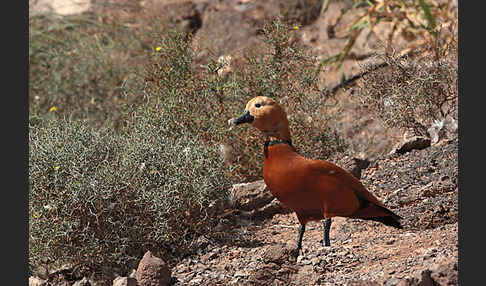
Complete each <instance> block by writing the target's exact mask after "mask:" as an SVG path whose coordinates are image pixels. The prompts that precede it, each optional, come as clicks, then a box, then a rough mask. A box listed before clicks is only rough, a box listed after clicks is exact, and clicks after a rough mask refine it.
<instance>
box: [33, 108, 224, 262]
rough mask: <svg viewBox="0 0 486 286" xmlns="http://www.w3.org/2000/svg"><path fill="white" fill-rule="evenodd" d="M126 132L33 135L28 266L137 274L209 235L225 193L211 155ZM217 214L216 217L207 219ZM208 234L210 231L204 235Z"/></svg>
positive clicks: (149, 129)
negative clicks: (146, 261)
mask: <svg viewBox="0 0 486 286" xmlns="http://www.w3.org/2000/svg"><path fill="white" fill-rule="evenodd" d="M129 127H130V128H129V129H127V132H125V133H123V134H121V135H115V133H114V132H112V131H109V130H108V129H105V130H94V129H92V128H91V127H89V126H88V125H87V124H86V123H83V122H78V121H64V120H55V121H46V122H43V123H41V124H38V125H37V126H35V127H31V128H30V135H29V137H30V140H29V147H30V154H29V155H30V161H29V181H30V193H29V194H30V195H29V213H30V224H29V230H30V231H29V232H30V234H29V250H30V251H29V257H30V261H31V263H32V265H39V264H40V263H41V261H42V260H43V259H46V258H47V259H48V260H49V261H50V262H56V263H58V264H62V263H70V264H78V263H79V264H80V265H83V266H86V267H88V268H89V269H90V270H99V269H100V267H101V266H104V267H106V266H117V267H122V268H123V270H128V267H136V264H135V263H137V262H138V260H139V259H140V257H141V256H142V255H143V251H146V250H147V249H152V250H153V251H155V252H157V253H159V252H162V253H161V255H167V253H164V252H163V251H164V250H163V249H160V247H161V246H163V245H171V248H172V249H167V250H166V251H169V250H172V251H174V250H177V248H178V247H181V246H183V245H184V243H186V242H187V241H188V240H190V239H191V238H194V236H195V235H196V233H198V232H201V231H202V230H205V229H206V228H208V227H211V223H212V222H213V223H214V220H215V217H214V216H211V215H210V214H211V213H210V211H211V208H210V207H209V206H213V205H217V204H219V203H221V202H224V199H225V198H226V190H227V189H228V188H229V185H228V181H227V180H226V178H225V174H224V172H223V170H222V168H221V167H220V165H221V162H220V159H219V158H220V156H219V154H218V150H217V148H210V147H208V146H206V145H205V144H203V143H202V142H201V141H200V140H199V139H198V138H197V136H193V135H192V134H191V133H187V134H186V135H184V136H180V137H177V138H173V139H171V138H169V136H167V135H165V134H164V133H161V132H160V128H159V127H160V126H158V125H157V124H154V122H149V121H148V120H147V119H146V118H145V117H143V116H141V117H134V119H133V122H132V123H131V124H130V126H129ZM212 211H214V209H213V210H212ZM205 231H207V230H205Z"/></svg>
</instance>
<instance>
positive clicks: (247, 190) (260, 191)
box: [231, 180, 292, 225]
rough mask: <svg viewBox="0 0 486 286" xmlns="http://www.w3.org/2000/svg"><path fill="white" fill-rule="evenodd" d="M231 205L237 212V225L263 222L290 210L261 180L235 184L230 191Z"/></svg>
mask: <svg viewBox="0 0 486 286" xmlns="http://www.w3.org/2000/svg"><path fill="white" fill-rule="evenodd" d="M231 196H232V197H231V203H232V205H233V207H234V208H235V209H237V210H239V211H238V217H237V222H240V223H238V224H241V225H246V224H247V223H241V221H247V220H250V219H256V220H263V219H266V218H270V217H272V216H273V215H275V214H277V213H289V212H291V211H292V210H290V209H289V208H288V207H286V206H285V205H283V204H281V203H280V202H279V201H278V200H277V199H276V198H275V197H274V196H273V195H272V194H271V193H270V191H269V190H268V188H267V185H266V184H265V182H264V181H263V180H259V181H255V182H251V183H242V184H235V185H233V187H232V189H231Z"/></svg>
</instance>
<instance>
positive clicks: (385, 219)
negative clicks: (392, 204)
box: [365, 216, 403, 229]
mask: <svg viewBox="0 0 486 286" xmlns="http://www.w3.org/2000/svg"><path fill="white" fill-rule="evenodd" d="M397 217H398V218H400V217H399V216H397ZM398 218H396V217H394V216H379V217H370V218H365V219H366V220H373V221H377V222H381V223H383V224H384V225H388V226H393V227H394V228H398V229H402V228H403V227H402V225H401V224H400V221H398Z"/></svg>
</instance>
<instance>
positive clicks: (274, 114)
mask: <svg viewBox="0 0 486 286" xmlns="http://www.w3.org/2000/svg"><path fill="white" fill-rule="evenodd" d="M243 123H250V124H251V125H253V126H254V127H256V128H257V129H259V130H260V131H261V132H262V133H263V134H264V135H265V144H264V150H263V151H264V159H263V178H264V181H265V183H266V185H267V187H268V189H269V190H270V192H271V193H272V194H273V195H274V196H275V197H276V198H277V199H278V200H279V201H280V202H282V203H283V204H284V205H286V206H287V207H289V208H290V209H292V210H293V211H294V212H295V214H296V215H297V219H298V220H299V223H300V227H299V234H298V239H297V249H296V250H297V252H296V254H297V255H298V253H299V252H300V250H301V248H302V237H303V235H304V232H305V225H306V224H307V223H308V222H309V221H319V220H322V219H324V232H323V240H322V243H323V245H324V246H330V245H331V244H330V240H329V232H330V228H331V218H332V217H335V216H339V217H348V218H359V219H365V220H373V221H378V222H381V223H383V224H385V225H387V226H392V227H395V228H399V229H401V228H402V225H401V224H400V222H399V220H400V219H402V218H401V217H400V216H398V215H397V214H395V213H393V212H392V211H390V210H389V209H387V208H386V207H385V206H384V205H383V204H382V203H381V202H380V201H378V199H377V198H376V197H375V196H374V195H373V194H371V193H370V192H368V191H367V190H366V188H365V187H364V186H363V184H362V183H361V182H360V181H359V180H358V179H357V178H356V177H354V176H353V175H352V174H351V173H349V172H348V171H346V170H344V169H342V168H340V167H338V166H336V165H334V164H332V163H330V162H326V161H323V160H311V159H308V158H305V157H303V156H301V155H299V154H298V153H297V152H296V150H295V148H294V146H293V145H292V140H291V136H290V129H289V122H288V119H287V114H286V112H285V110H284V109H283V108H282V106H281V105H280V104H278V103H277V102H276V101H275V100H273V99H271V98H269V97H264V96H257V97H255V98H253V99H251V100H250V101H249V102H248V104H247V105H246V108H245V111H244V113H243V115H242V116H240V117H238V118H237V119H235V120H233V124H235V125H239V124H243Z"/></svg>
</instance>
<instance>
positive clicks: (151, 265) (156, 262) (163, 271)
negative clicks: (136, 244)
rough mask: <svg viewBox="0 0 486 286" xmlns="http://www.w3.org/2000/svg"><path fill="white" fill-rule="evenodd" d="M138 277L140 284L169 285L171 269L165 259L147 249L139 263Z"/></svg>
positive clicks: (149, 285)
mask: <svg viewBox="0 0 486 286" xmlns="http://www.w3.org/2000/svg"><path fill="white" fill-rule="evenodd" d="M136 278H137V282H138V285H140V286H167V285H169V282H170V280H171V271H170V269H169V267H168V266H167V264H166V263H165V261H163V260H162V259H160V258H158V257H156V256H153V255H152V253H151V252H150V251H147V252H146V253H145V255H144V256H143V258H142V260H140V263H139V264H138V268H137V274H136Z"/></svg>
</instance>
